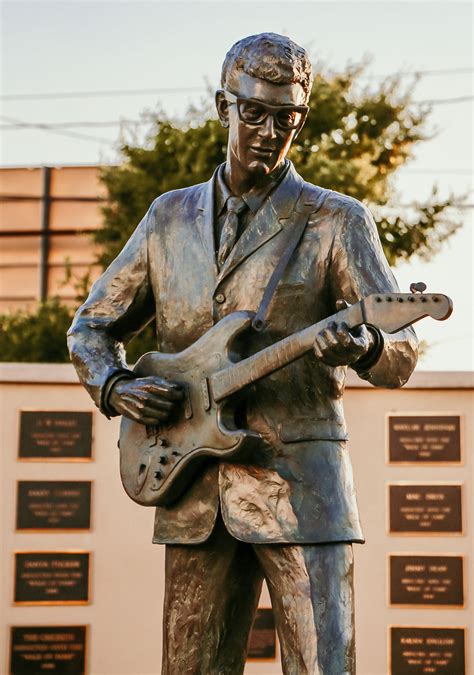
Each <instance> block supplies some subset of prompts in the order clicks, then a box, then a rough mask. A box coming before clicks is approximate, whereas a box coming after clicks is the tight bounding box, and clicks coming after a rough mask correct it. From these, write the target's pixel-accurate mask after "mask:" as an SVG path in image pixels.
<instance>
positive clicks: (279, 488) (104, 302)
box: [69, 33, 417, 675]
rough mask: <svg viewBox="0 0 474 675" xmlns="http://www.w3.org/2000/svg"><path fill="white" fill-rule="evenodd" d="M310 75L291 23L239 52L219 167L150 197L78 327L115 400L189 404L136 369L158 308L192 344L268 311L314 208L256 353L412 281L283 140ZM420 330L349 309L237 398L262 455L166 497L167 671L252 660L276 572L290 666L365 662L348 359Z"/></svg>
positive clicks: (172, 335) (355, 208) (300, 109)
mask: <svg viewBox="0 0 474 675" xmlns="http://www.w3.org/2000/svg"><path fill="white" fill-rule="evenodd" d="M311 86H312V74H311V64H310V61H309V58H308V55H307V53H306V52H305V50H304V49H302V48H301V47H299V46H298V45H296V44H295V43H294V42H292V41H291V40H290V39H288V38H286V37H283V36H280V35H276V34H273V33H262V34H260V35H253V36H250V37H247V38H245V39H243V40H240V41H239V42H237V43H236V44H235V45H234V46H233V47H232V48H231V49H230V51H229V52H228V54H227V55H226V58H225V61H224V65H223V69H222V82H221V87H222V88H221V89H220V90H219V91H217V93H216V105H217V112H218V115H219V119H220V121H221V124H222V125H223V126H224V127H226V128H228V129H229V140H228V147H227V159H226V162H225V163H224V164H222V165H221V166H218V167H217V168H216V170H215V172H214V175H213V176H212V178H211V179H210V180H209V181H208V182H207V183H203V184H200V185H194V186H191V187H188V188H185V189H182V190H175V191H172V192H168V193H166V194H163V195H161V196H160V197H158V198H157V199H156V200H155V201H154V202H153V204H152V205H151V206H150V209H149V211H148V213H147V214H146V215H145V217H144V218H143V220H142V221H141V223H140V224H139V225H138V227H137V229H136V230H135V232H134V234H133V235H132V237H131V238H130V240H129V242H128V243H127V245H126V246H125V248H124V249H123V251H122V252H121V253H120V255H119V256H118V257H117V259H116V260H115V261H114V262H113V263H112V264H111V265H110V267H109V268H108V269H107V270H106V271H105V272H104V274H103V275H102V277H101V278H100V279H99V280H98V281H97V282H96V283H95V284H94V286H93V288H92V290H91V293H90V295H89V298H88V299H87V301H86V302H85V303H84V304H83V305H82V307H81V308H80V309H79V310H78V312H77V314H76V317H75V319H74V323H73V325H72V327H71V329H70V331H69V347H70V352H71V358H72V360H73V363H74V365H75V367H76V369H77V371H78V374H79V377H80V379H81V381H82V382H83V384H84V386H85V387H86V388H87V390H88V391H89V393H90V395H91V396H92V398H93V400H94V402H95V403H96V405H97V406H99V408H100V410H101V411H102V412H103V413H104V414H105V415H108V416H112V415H124V416H126V417H129V418H131V419H133V420H135V421H137V422H140V423H142V424H144V425H159V424H163V423H166V421H167V420H170V419H171V420H172V419H173V417H172V416H173V415H176V414H179V409H180V407H181V406H182V398H183V392H182V390H181V389H180V387H179V386H177V384H176V383H175V382H169V381H166V380H165V379H161V378H158V377H156V376H149V377H137V376H136V375H135V373H134V372H133V371H131V370H130V369H129V368H128V366H127V364H126V361H125V355H124V350H123V343H124V342H126V341H127V340H128V339H130V337H131V336H133V335H134V334H135V333H136V332H137V331H139V330H140V329H141V328H143V327H144V326H145V325H146V324H148V323H149V322H150V321H153V320H154V321H155V324H156V332H157V349H158V350H160V351H162V352H178V351H181V350H183V349H185V348H186V347H188V346H189V345H191V344H193V343H194V342H195V341H196V340H197V339H198V338H199V337H200V336H202V335H203V334H204V333H205V332H206V331H207V330H208V329H210V328H211V327H212V326H213V325H214V324H215V323H217V322H218V321H219V320H220V319H222V318H223V317H225V316H227V315H228V314H230V313H231V312H234V311H236V310H252V311H256V310H257V309H258V307H259V306H260V303H261V300H262V297H263V295H264V292H265V289H266V288H267V286H268V283H269V280H270V278H271V276H272V273H273V271H274V270H275V268H276V266H277V265H278V263H279V261H280V260H281V258H282V256H283V255H284V252H285V247H286V246H287V245H288V237H290V236H291V231H292V228H294V227H295V222H296V216H298V218H299V219H300V220H301V213H302V211H304V212H305V213H306V216H305V222H304V225H305V229H304V231H303V232H302V236H301V239H300V241H299V243H298V245H297V247H295V250H294V252H293V253H292V256H291V258H290V260H289V262H288V264H287V265H286V267H285V268H284V270H283V272H282V277H281V279H280V280H279V283H278V285H277V287H276V290H275V292H274V293H273V295H272V298H271V302H270V303H269V306H268V308H267V312H266V316H265V327H264V329H263V330H261V331H260V332H257V331H254V332H253V333H252V331H250V332H249V335H248V338H247V344H246V348H247V349H248V351H249V352H251V351H256V350H257V349H259V348H261V347H262V346H265V345H268V344H270V343H272V342H275V341H276V340H278V339H281V338H283V337H285V336H287V335H290V334H292V333H294V332H296V331H298V330H300V329H302V328H304V327H305V326H307V325H309V324H312V323H315V322H317V321H318V320H319V319H322V318H324V317H328V316H330V315H332V314H334V313H335V311H336V310H337V308H338V307H340V306H341V302H342V303H344V301H347V302H348V303H354V302H356V301H358V300H359V299H361V298H362V297H365V296H366V295H368V294H370V293H374V292H378V293H381V292H383V293H387V292H392V291H396V290H397V285H396V282H395V280H394V277H393V275H392V273H391V271H390V269H389V267H388V264H387V262H386V260H385V257H384V254H383V252H382V248H381V245H380V241H379V237H378V235H377V230H376V227H375V224H374V221H373V219H372V217H371V215H370V213H369V211H368V210H367V209H366V207H365V206H364V205H363V204H361V203H360V202H358V201H357V200H355V199H352V198H350V197H346V196H344V195H341V194H339V193H337V192H333V191H331V190H324V189H321V188H319V187H317V186H315V185H311V184H309V183H306V182H305V181H304V180H303V179H302V178H301V177H300V176H299V175H298V174H297V173H296V171H295V169H294V167H293V165H292V163H291V162H290V161H288V160H287V159H286V155H287V153H288V150H289V149H290V146H291V143H292V141H293V139H294V138H295V137H296V135H297V134H298V133H299V132H300V131H301V128H302V127H303V124H304V122H305V119H306V115H307V113H308V108H307V102H308V98H309V94H310V90H311ZM416 346H417V341H416V337H415V334H414V332H413V330H412V329H411V328H407V329H404V330H402V331H399V332H398V333H395V334H393V335H387V334H383V333H382V332H381V331H379V330H378V329H375V328H366V327H361V328H360V329H358V330H357V331H352V332H351V331H349V329H348V327H347V325H345V324H344V323H341V322H339V323H338V322H334V323H332V324H331V325H330V326H329V327H327V328H326V329H325V330H323V331H322V332H320V334H319V335H318V336H317V338H316V341H315V344H314V353H313V354H307V355H305V356H303V357H302V358H300V359H299V360H297V361H295V362H293V363H291V364H290V365H288V366H286V367H285V368H283V369H281V370H279V371H278V372H275V373H273V374H272V375H270V376H269V377H267V378H265V379H262V380H261V381H259V382H257V383H255V384H253V385H252V386H251V387H248V388H247V390H246V392H245V396H244V397H242V400H241V403H240V405H239V410H238V414H239V417H240V421H241V423H242V424H244V425H245V426H246V427H248V428H250V429H253V430H255V431H257V432H259V433H260V434H261V439H262V440H261V442H260V444H259V445H258V446H257V448H256V450H255V452H254V453H253V456H252V457H251V458H249V459H248V460H246V461H239V462H232V461H229V462H218V461H217V460H214V461H209V462H208V463H207V464H206V465H205V466H204V467H203V468H202V469H201V470H200V471H199V473H198V474H197V475H196V476H195V478H194V480H193V481H192V482H191V484H190V485H189V487H188V488H187V490H186V492H185V493H184V495H182V496H181V497H179V498H178V499H176V500H175V501H174V502H172V503H170V504H169V505H165V506H160V507H158V508H157V509H156V519H155V532H154V542H155V543H164V544H166V545H167V547H166V582H165V583H166V595H165V603H164V632H163V636H164V637H163V670H162V672H163V673H165V674H168V675H171V674H172V675H185V674H186V673H188V674H200V675H218V674H219V675H222V674H229V675H230V674H232V675H235V674H237V673H241V672H242V671H243V668H244V663H245V652H246V644H247V640H248V635H249V631H250V628H251V625H252V621H253V618H254V614H255V611H256V607H257V603H258V599H259V595H260V589H261V585H262V580H263V579H266V582H267V585H268V589H269V592H270V596H271V599H272V605H273V611H274V615H275V619H276V624H277V630H278V635H279V638H280V643H281V650H282V662H283V671H284V673H287V674H292V675H303V674H304V673H311V674H315V673H321V674H324V675H341V674H342V673H354V672H355V649H354V619H353V611H354V610H353V557H352V543H353V542H362V541H363V534H362V531H361V527H360V523H359V516H358V511H357V504H356V498H355V492H354V485H353V479H352V471H351V464H350V459H349V453H348V446H347V433H346V426H345V421H344V414H343V408H342V394H343V390H344V380H345V374H346V368H347V366H350V367H351V368H353V369H354V370H355V371H356V372H357V373H358V374H359V376H360V377H362V378H364V379H366V380H368V381H369V382H371V383H372V384H373V385H375V386H383V387H398V386H401V385H402V384H403V383H404V382H406V380H407V379H408V377H409V376H410V374H411V372H412V370H413V368H414V365H415V362H416ZM367 442H368V446H369V447H368V449H367V450H368V452H370V450H371V449H370V439H369V438H368V439H367Z"/></svg>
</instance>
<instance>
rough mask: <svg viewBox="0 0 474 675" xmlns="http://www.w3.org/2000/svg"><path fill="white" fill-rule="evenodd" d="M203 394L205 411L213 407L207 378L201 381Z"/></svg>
mask: <svg viewBox="0 0 474 675" xmlns="http://www.w3.org/2000/svg"><path fill="white" fill-rule="evenodd" d="M201 393H202V402H203V404H204V410H209V409H210V407H211V397H210V395H209V382H208V381H207V377H203V378H202V379H201Z"/></svg>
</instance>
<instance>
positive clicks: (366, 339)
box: [314, 321, 375, 367]
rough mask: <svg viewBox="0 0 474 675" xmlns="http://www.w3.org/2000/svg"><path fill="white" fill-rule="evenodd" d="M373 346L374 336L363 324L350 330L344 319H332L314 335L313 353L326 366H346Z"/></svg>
mask: <svg viewBox="0 0 474 675" xmlns="http://www.w3.org/2000/svg"><path fill="white" fill-rule="evenodd" d="M374 346H375V340H374V336H373V335H372V333H371V332H370V331H368V330H367V328H366V327H365V326H364V325H362V326H358V327H357V328H353V329H352V330H351V331H350V330H349V327H348V326H347V324H346V323H344V321H340V322H337V321H333V322H331V323H330V324H329V326H327V328H324V329H323V330H322V331H321V332H320V333H318V335H317V336H316V339H315V341H314V353H315V355H316V357H317V358H318V359H320V360H321V361H322V362H323V363H325V364H326V365H327V366H333V367H335V366H348V365H351V364H354V363H356V362H357V361H359V360H360V359H362V358H363V357H364V356H365V355H366V354H367V352H369V351H370V349H371V348H372V347H374Z"/></svg>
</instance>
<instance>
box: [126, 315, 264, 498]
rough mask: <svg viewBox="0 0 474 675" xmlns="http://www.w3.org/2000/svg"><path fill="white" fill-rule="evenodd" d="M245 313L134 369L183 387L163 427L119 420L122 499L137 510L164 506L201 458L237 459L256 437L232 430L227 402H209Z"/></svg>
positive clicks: (231, 411) (182, 487)
mask: <svg viewBox="0 0 474 675" xmlns="http://www.w3.org/2000/svg"><path fill="white" fill-rule="evenodd" d="M252 317H253V313H251V312H235V313H234V314H231V315H229V316H228V317H226V318H224V319H223V320H222V321H220V322H219V323H218V324H217V325H216V326H214V327H213V328H211V330H209V331H208V332H207V333H206V334H205V335H203V336H202V337H201V338H200V339H199V340H198V341H197V342H195V343H194V344H193V345H192V346H191V347H189V348H188V349H186V350H184V351H182V352H180V353H178V354H162V353H160V352H149V353H147V354H144V355H143V356H142V357H141V358H140V360H139V361H138V362H137V364H136V366H135V373H136V374H137V376H139V377H144V376H149V375H157V376H159V377H162V378H164V379H166V380H168V381H170V382H176V383H178V384H180V385H181V386H182V387H183V390H184V401H183V405H182V406H181V410H180V413H179V417H177V418H175V419H173V420H171V421H170V423H169V424H166V425H163V426H159V427H157V426H153V427H150V426H145V425H143V424H138V423H137V422H134V421H132V420H130V419H127V418H126V417H122V423H121V427H120V442H119V447H120V473H121V478H122V483H123V486H124V488H125V491H126V492H127V494H128V496H129V497H130V498H131V499H133V501H135V502H136V503H137V504H140V505H142V506H156V505H162V504H168V503H170V502H172V501H173V500H175V499H176V498H178V497H179V496H180V495H181V494H182V492H183V491H184V490H185V489H186V487H187V485H188V484H189V482H190V480H191V479H192V477H193V475H194V474H195V472H196V470H197V469H199V467H200V466H201V465H202V463H203V462H204V461H206V459H208V458H210V457H218V458H219V459H220V460H225V459H231V458H232V459H238V457H239V456H242V457H243V456H244V455H245V454H246V453H248V452H249V451H250V450H251V449H252V447H253V446H254V445H255V442H256V441H258V440H259V439H260V436H259V434H257V433H255V432H252V431H249V430H245V429H237V428H235V424H234V407H233V405H232V399H227V400H226V401H223V402H221V403H216V402H215V401H214V400H213V397H212V394H211V391H210V377H211V376H212V375H213V374H214V373H216V372H217V371H219V370H222V369H223V368H226V367H228V366H229V365H231V364H232V363H233V361H232V360H231V358H230V353H231V349H232V344H233V342H234V341H235V338H236V337H237V336H238V335H239V334H240V333H242V332H243V331H244V330H246V329H247V328H248V326H249V324H250V322H251V320H252Z"/></svg>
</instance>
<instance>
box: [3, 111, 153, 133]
mask: <svg viewBox="0 0 474 675" xmlns="http://www.w3.org/2000/svg"><path fill="white" fill-rule="evenodd" d="M0 119H7V118H5V117H4V116H3V115H0ZM148 123H149V122H148V121H147V120H131V119H122V120H111V121H108V122H107V121H104V122H93V121H90V122H87V121H84V122H20V121H18V122H12V123H9V124H0V129H5V130H7V131H8V130H12V131H14V130H16V129H24V128H25V127H31V128H33V129H37V128H42V127H46V128H47V129H71V128H74V127H94V128H98V127H101V128H106V127H116V126H119V125H121V124H148Z"/></svg>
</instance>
